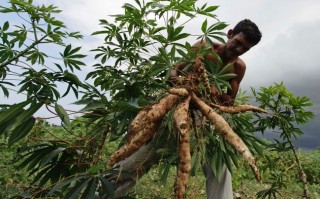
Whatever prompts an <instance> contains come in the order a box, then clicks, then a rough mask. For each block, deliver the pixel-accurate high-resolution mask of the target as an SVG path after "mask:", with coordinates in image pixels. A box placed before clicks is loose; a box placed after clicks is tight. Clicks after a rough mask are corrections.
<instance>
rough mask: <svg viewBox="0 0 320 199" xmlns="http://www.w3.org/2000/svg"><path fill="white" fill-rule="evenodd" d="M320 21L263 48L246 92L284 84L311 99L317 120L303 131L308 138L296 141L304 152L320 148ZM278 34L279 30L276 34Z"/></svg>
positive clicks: (252, 61) (299, 26)
mask: <svg viewBox="0 0 320 199" xmlns="http://www.w3.org/2000/svg"><path fill="white" fill-rule="evenodd" d="M319 27H320V20H318V21H316V22H313V23H297V24H295V25H294V26H293V27H291V28H290V29H289V30H288V31H287V32H286V34H282V35H279V37H278V38H276V39H275V40H274V42H273V43H272V44H269V45H268V46H265V47H264V48H260V49H259V52H255V56H254V57H253V58H251V59H250V61H249V62H248V67H251V66H252V68H248V72H247V74H246V80H245V81H244V83H243V87H244V88H245V89H247V88H249V87H250V86H251V87H255V88H259V87H260V86H270V85H273V83H274V82H276V83H280V82H282V81H283V82H284V84H285V86H286V87H287V88H288V89H289V90H290V91H291V92H293V94H294V95H296V96H308V97H310V99H311V101H312V102H313V103H314V106H313V107H311V110H312V111H313V112H314V113H315V114H316V116H317V118H316V119H314V120H311V121H310V122H309V124H308V125H306V126H303V127H301V128H302V130H303V132H304V133H305V135H304V136H303V137H300V138H299V139H298V140H296V141H295V142H296V144H297V145H298V146H299V147H301V148H304V149H310V148H317V147H320V133H319V126H320V122H319V117H320V116H319V114H320V87H319V86H320V62H319V58H320V29H319ZM275 31H276V30H275Z"/></svg>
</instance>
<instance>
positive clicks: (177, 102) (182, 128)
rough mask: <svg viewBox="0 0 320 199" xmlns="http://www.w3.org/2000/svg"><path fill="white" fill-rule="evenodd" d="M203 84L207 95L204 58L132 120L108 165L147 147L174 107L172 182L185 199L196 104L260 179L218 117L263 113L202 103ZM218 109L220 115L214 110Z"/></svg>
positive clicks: (249, 157) (243, 147)
mask: <svg viewBox="0 0 320 199" xmlns="http://www.w3.org/2000/svg"><path fill="white" fill-rule="evenodd" d="M200 83H202V84H201V85H205V89H206V90H207V91H208V92H210V84H209V80H208V76H207V73H206V70H205V66H204V64H203V59H202V58H201V57H200V56H199V57H198V58H197V59H196V60H195V61H194V62H193V63H192V69H191V71H189V72H188V73H187V74H186V75H185V76H184V77H183V78H181V79H180V81H178V82H176V84H175V85H174V87H172V88H170V89H169V90H168V94H167V95H166V96H164V97H163V98H162V99H161V100H160V101H159V102H158V103H156V104H154V105H151V106H148V107H145V108H143V109H142V110H141V111H140V112H139V113H138V114H137V116H136V117H135V118H134V120H133V121H132V123H131V125H130V127H129V129H128V132H127V133H128V134H127V140H126V143H125V144H124V145H123V146H122V147H121V148H119V149H118V150H117V151H116V152H114V153H113V154H112V155H111V157H110V158H109V160H108V165H109V166H114V165H115V164H116V163H118V162H119V161H121V160H124V159H125V158H127V157H129V156H131V155H132V154H133V153H134V152H136V151H137V150H138V149H139V148H140V147H141V146H143V145H144V144H146V143H147V142H148V141H149V140H150V139H151V138H152V137H153V135H154V134H155V133H156V131H157V129H158V126H159V125H160V123H161V121H162V119H163V118H164V117H165V116H166V114H167V113H168V111H169V110H171V109H172V108H174V107H176V108H175V110H174V113H173V120H174V122H175V125H176V128H177V132H178V135H177V136H178V142H177V143H178V146H177V149H178V160H179V162H178V165H177V176H176V182H175V188H174V191H175V197H176V198H179V199H180V198H181V199H182V198H184V195H185V188H186V184H187V182H188V178H189V172H190V170H191V153H190V132H191V128H192V125H191V124H190V123H191V119H190V118H189V115H190V114H189V111H190V109H189V105H190V103H192V105H195V107H196V109H197V110H199V111H200V112H201V113H202V115H203V116H204V117H206V119H207V120H208V121H209V122H210V123H211V124H212V125H213V126H214V127H215V130H216V132H217V133H218V134H219V135H220V136H221V137H222V138H223V139H224V140H225V141H226V142H227V143H229V144H230V145H231V146H232V148H233V149H234V150H236V151H238V152H239V153H240V154H242V155H243V157H244V159H245V160H246V161H247V163H248V164H249V166H250V167H251V169H252V171H253V173H254V175H255V177H256V179H257V180H258V181H260V180H261V177H260V174H259V170H258V167H257V164H256V161H255V159H254V157H253V155H252V154H251V152H250V150H249V148H248V147H247V146H246V144H245V143H244V142H243V140H242V139H241V138H240V137H239V136H238V135H237V134H236V133H235V132H234V131H233V129H232V128H231V127H230V125H229V123H228V122H227V121H226V120H225V119H224V118H223V117H222V116H221V115H220V114H219V112H226V113H232V114H234V113H240V112H245V111H255V112H261V113H266V111H265V110H263V109H260V108H258V107H255V106H251V105H239V106H222V105H219V104H216V103H213V102H212V101H210V102H208V100H203V99H202V98H201V96H198V95H199V92H198V90H199V88H198V87H199V85H200ZM215 110H219V112H217V111H215Z"/></svg>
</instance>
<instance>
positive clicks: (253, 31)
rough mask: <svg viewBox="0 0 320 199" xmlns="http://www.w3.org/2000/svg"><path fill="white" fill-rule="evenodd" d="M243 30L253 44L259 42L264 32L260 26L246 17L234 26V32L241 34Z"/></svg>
mask: <svg viewBox="0 0 320 199" xmlns="http://www.w3.org/2000/svg"><path fill="white" fill-rule="evenodd" d="M240 32H242V33H243V34H244V35H245V36H246V39H247V41H248V42H249V43H251V44H252V45H256V44H257V43H259V41H260V39H261V37H262V34H261V32H260V30H259V28H258V26H257V25H256V24H255V23H253V22H252V21H250V20H249V19H244V20H242V21H240V22H239V23H238V24H237V25H236V26H235V27H234V28H233V34H234V35H236V34H239V33H240Z"/></svg>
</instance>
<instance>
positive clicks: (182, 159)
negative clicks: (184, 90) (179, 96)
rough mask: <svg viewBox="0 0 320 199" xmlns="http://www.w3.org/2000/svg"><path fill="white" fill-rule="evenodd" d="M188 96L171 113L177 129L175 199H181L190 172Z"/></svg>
mask: <svg viewBox="0 0 320 199" xmlns="http://www.w3.org/2000/svg"><path fill="white" fill-rule="evenodd" d="M190 98H191V97H190V96H189V97H188V98H186V99H185V100H184V101H183V102H182V103H180V104H179V105H178V106H177V108H176V110H175V111H174V113H173V119H174V121H175V124H176V127H177V129H178V138H179V139H178V158H179V163H178V166H177V177H176V182H175V196H176V198H177V199H183V198H184V194H185V190H186V184H187V182H188V178H189V172H190V170H191V154H190V120H189V103H190Z"/></svg>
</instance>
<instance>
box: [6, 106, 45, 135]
mask: <svg viewBox="0 0 320 199" xmlns="http://www.w3.org/2000/svg"><path fill="white" fill-rule="evenodd" d="M42 105H43V103H35V102H34V103H32V104H31V105H30V108H29V109H27V110H25V111H22V113H21V114H20V115H19V116H18V117H17V119H16V120H15V122H14V124H13V126H12V127H11V130H14V129H15V128H16V127H17V126H19V125H21V124H22V123H23V122H24V121H26V120H28V119H29V118H30V117H32V115H33V114H34V113H35V112H37V111H38V110H39V109H40V108H41V106H42Z"/></svg>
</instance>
